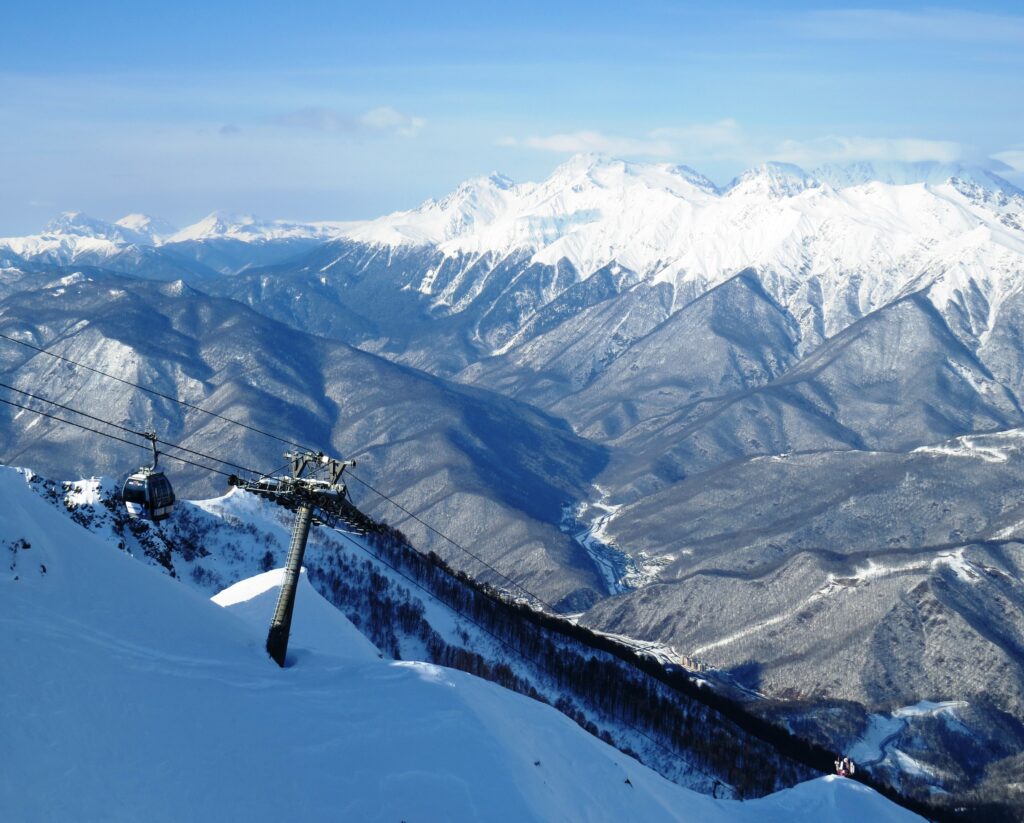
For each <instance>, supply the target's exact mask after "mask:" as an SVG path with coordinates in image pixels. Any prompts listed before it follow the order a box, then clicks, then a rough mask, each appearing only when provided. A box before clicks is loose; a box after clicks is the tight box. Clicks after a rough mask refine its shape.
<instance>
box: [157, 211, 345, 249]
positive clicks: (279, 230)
mask: <svg viewBox="0 0 1024 823" xmlns="http://www.w3.org/2000/svg"><path fill="white" fill-rule="evenodd" d="M351 225H352V224H350V223H332V222H318V223H293V222H291V221H288V220H262V219H260V218H257V217H254V216H253V215H251V214H232V213H230V212H223V211H214V212H211V213H210V214H208V215H207V216H206V217H204V218H203V219H202V220H200V221H199V222H197V223H193V224H192V225H191V226H186V227H185V228H183V229H182V230H181V231H179V232H176V233H174V234H172V235H171V236H170V237H168V238H167V239H166V241H165V242H167V243H184V242H189V241H202V240H217V239H230V240H240V241H242V242H245V243H259V242H266V241H268V240H291V239H317V240H329V239H332V238H334V237H338V236H340V234H341V233H342V232H343V231H344V230H345V229H347V228H350V227H351Z"/></svg>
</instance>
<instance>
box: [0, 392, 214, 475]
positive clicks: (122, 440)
mask: <svg viewBox="0 0 1024 823" xmlns="http://www.w3.org/2000/svg"><path fill="white" fill-rule="evenodd" d="M0 403H4V404H6V405H8V406H14V407H15V408H16V409H22V410H24V411H27V412H32V414H38V415H40V416H41V417H48V418H49V419H50V420H55V421H57V422H58V423H64V424H65V425H68V426H74V427H75V428H78V429H83V430H85V431H87V432H92V433H93V434H98V435H101V436H103V437H109V438H110V439H111V440H117V441H118V442H120V443H127V444H128V445H129V446H135V447H136V448H139V449H149V445H148V444H146V445H143V444H142V443H135V442H133V441H131V440H127V439H126V438H124V437H118V436H117V435H116V434H111V433H110V432H105V431H101V430H99V429H94V428H92V427H91V426H86V425H83V424H82V423H76V422H75V421H74V420H66V419H64V418H63V417H57V415H55V414H50V413H49V412H45V411H42V410H41V409H33V408H32V407H31V406H23V405H22V404H21V403H15V402H14V401H13V400H5V399H4V398H2V397H0ZM164 457H166V458H167V459H169V460H177V461H178V462H179V463H186V464H188V465H189V466H195V467H196V468H197V469H203V470H204V471H209V472H213V473H214V474H222V475H224V477H230V476H231V475H230V474H229V473H228V472H224V471H221V470H220V469H215V468H213V467H212V466H204V465H203V464H202V463H196V462H195V461H194V460H188V459H186V458H184V457H178V456H177V455H176V454H165V455H164Z"/></svg>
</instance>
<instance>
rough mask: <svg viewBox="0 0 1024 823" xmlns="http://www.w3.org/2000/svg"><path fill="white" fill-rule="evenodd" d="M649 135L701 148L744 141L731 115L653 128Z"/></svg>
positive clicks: (736, 144) (739, 143) (735, 144)
mask: <svg viewBox="0 0 1024 823" xmlns="http://www.w3.org/2000/svg"><path fill="white" fill-rule="evenodd" d="M649 136H650V137H652V138H654V139H658V140H671V141H672V142H673V143H677V144H682V145H683V146H687V145H692V146H695V147H697V148H699V149H702V150H703V149H706V148H709V147H712V146H716V147H723V146H739V145H742V144H743V142H744V136H743V132H742V130H741V129H740V124H739V123H737V122H736V121H735V120H733V119H732V118H731V117H728V118H726V119H724V120H715V121H713V122H710V123H688V124H686V125H682V126H670V127H667V128H661V129H655V130H654V131H652V132H651V133H650V135H649Z"/></svg>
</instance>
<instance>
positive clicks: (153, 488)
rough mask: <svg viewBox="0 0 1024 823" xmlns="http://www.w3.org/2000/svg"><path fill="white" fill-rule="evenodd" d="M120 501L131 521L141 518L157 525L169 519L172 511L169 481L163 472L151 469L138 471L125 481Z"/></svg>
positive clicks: (172, 491)
mask: <svg viewBox="0 0 1024 823" xmlns="http://www.w3.org/2000/svg"><path fill="white" fill-rule="evenodd" d="M121 499H122V500H124V507H125V509H127V510H128V516H129V517H130V518H132V519H133V520H135V519H139V518H141V519H145V520H152V521H153V522H154V523H159V522H160V521H161V520H166V519H167V518H168V517H170V516H171V512H172V511H173V510H174V489H173V488H171V481H170V480H168V479H167V478H166V477H165V476H164V473H163V472H160V471H153V470H152V469H139V471H137V472H135V474H133V475H131V476H130V477H129V478H128V479H127V480H125V481H124V488H123V489H122V490H121Z"/></svg>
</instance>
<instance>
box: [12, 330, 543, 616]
mask: <svg viewBox="0 0 1024 823" xmlns="http://www.w3.org/2000/svg"><path fill="white" fill-rule="evenodd" d="M0 338H2V339H4V340H9V341H10V342H12V343H17V344H18V345H21V346H25V347H27V348H30V349H33V350H34V351H37V352H40V353H41V354H46V355H49V356H50V357H54V358H57V359H58V360H62V361H64V362H66V363H70V364H71V365H73V366H77V367H79V368H83V369H86V370H87V371H90V372H93V373H95V374H99V375H102V376H103V377H107V378H110V379H111V380H116V381H117V382H119V383H123V384H125V385H127V386H132V387H134V388H137V389H139V390H140V391H144V392H148V393H150V394H153V395H155V396H157V397H161V398H163V399H165V400H170V401H171V402H172V403H177V404H179V405H181V406H184V407H186V408H189V409H193V410H194V411H198V412H202V413H203V414H208V415H210V416H212V417H216V418H218V419H220V420H223V421H225V422H227V423H233V424H234V425H236V426H241V427H243V428H245V429H248V430H249V431H252V432H255V433H256V434H261V435H263V436H265V437H270V438H272V439H274V440H277V441H279V442H281V443H286V444H287V445H290V446H295V447H296V448H299V449H302V450H303V451H316V450H315V449H309V448H308V447H306V446H303V445H301V444H299V443H296V442H294V441H292V440H288V439H286V438H283V437H279V436H278V435H276V434H271V433H270V432H267V431H264V430H263V429H260V428H257V427H255V426H250V425H249V424H247V423H243V422H241V421H240V420H234V419H233V418H230V417H225V416H224V415H221V414H218V413H217V412H212V411H208V410H207V409H204V408H201V407H200V406H196V405H194V404H192V403H189V402H187V401H185V400H181V399H179V398H177V397H172V396H171V395H168V394H164V393H163V392H159V391H156V390H155V389H151V388H149V387H147V386H142V385H140V384H138V383H133V382H132V381H130V380H125V379H124V378H122V377H117V376H115V375H112V374H109V373H107V372H105V371H102V370H101V369H97V368H94V367H93V366H87V365H86V364H84V363H79V362H78V361H76V360H72V359H71V358H69V357H64V356H63V355H60V354H57V353H56V352H51V351H49V350H47V349H44V348H42V347H40V346H36V345H34V344H32V343H28V342H27V341H24V340H18V339H17V338H15V337H11V336H9V335H7V334H4V333H2V332H0ZM179 448H180V447H179ZM207 459H215V460H216V459H217V458H209V457H208V458H207ZM217 462H220V463H224V464H225V465H233V464H230V463H227V462H226V461H222V460H217ZM236 468H238V467H236ZM246 471H250V470H248V469H246ZM219 473H220V474H225V472H219ZM254 473H255V474H258V475H261V476H263V477H266V476H269V475H267V474H262V473H260V472H254ZM349 476H351V477H352V478H354V479H355V480H357V481H358V482H359V483H361V484H362V485H364V486H366V488H367V489H369V490H370V491H372V492H373V493H374V494H376V495H378V496H380V497H381V498H383V499H384V500H386V501H387V502H389V503H391V504H392V505H393V506H395V507H396V508H398V509H399V510H400V511H402V512H403V513H405V514H406V515H407V516H408V517H411V518H412V519H413V520H415V521H416V522H418V523H419V524H420V525H422V526H423V527H424V528H426V529H428V530H429V531H431V532H433V533H434V534H436V535H437V536H439V537H440V538H442V539H443V540H445V541H447V542H448V543H450V544H451V545H452V546H454V547H455V548H456V549H458V550H459V551H461V552H463V553H464V554H466V555H468V556H469V557H472V558H473V559H474V560H476V561H477V562H478V563H480V564H481V565H483V566H484V567H486V568H487V569H489V570H490V571H492V572H494V574H496V575H498V577H500V578H501V579H502V580H505V581H507V582H508V583H510V584H511V585H513V586H514V587H515V588H517V589H518V590H519V591H521V592H523V593H524V594H526V595H527V596H528V597H529V598H531V599H533V600H534V601H536V602H537V603H540V604H541V605H542V606H544V607H545V608H547V609H549V610H550V611H552V612H554V611H557V610H556V609H555V608H554V607H553V606H552V605H551V604H550V603H548V602H547V601H545V600H544V599H543V598H541V597H539V596H538V595H536V594H534V593H533V592H531V591H530V590H529V589H527V588H526V587H525V586H524V585H523V584H522V583H518V582H517V581H515V580H514V579H513V578H511V577H509V576H508V575H507V574H505V573H504V572H501V571H499V570H498V569H497V568H495V567H494V566H493V565H491V564H490V563H488V562H487V561H486V560H484V559H483V558H481V557H479V556H478V555H476V554H475V553H473V552H471V551H470V550H469V549H467V548H466V547H465V546H462V545H461V544H460V543H458V542H457V541H456V540H454V539H453V538H451V537H449V536H448V535H446V534H445V533H444V532H442V531H441V530H440V529H438V528H436V527H434V526H432V525H431V524H430V523H427V522H426V521H425V520H423V519H422V518H421V517H419V516H418V515H416V514H413V513H412V512H411V511H409V510H408V509H407V508H405V507H404V506H403V505H402V504H400V503H399V502H397V501H396V500H394V499H393V498H391V497H389V496H387V495H386V494H384V493H383V492H381V491H380V490H379V489H376V488H374V487H373V486H371V485H370V484H369V483H367V482H366V481H365V480H363V479H362V478H360V477H358V476H357V475H355V474H354V473H352V472H350V473H349Z"/></svg>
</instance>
